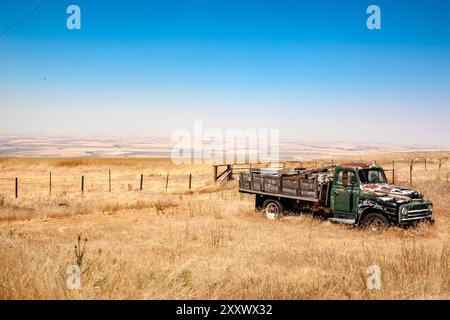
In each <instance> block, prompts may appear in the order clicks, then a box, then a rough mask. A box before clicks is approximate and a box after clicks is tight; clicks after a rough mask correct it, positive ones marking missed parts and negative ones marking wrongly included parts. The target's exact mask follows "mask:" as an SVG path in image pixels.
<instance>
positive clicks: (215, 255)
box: [0, 153, 450, 299]
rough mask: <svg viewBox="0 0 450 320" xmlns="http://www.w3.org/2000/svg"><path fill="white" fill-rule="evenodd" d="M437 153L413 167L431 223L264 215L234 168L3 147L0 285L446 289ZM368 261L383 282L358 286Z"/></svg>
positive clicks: (298, 295)
mask: <svg viewBox="0 0 450 320" xmlns="http://www.w3.org/2000/svg"><path fill="white" fill-rule="evenodd" d="M414 156H417V155H414ZM445 156H447V157H448V153H429V154H426V157H427V159H428V161H429V162H428V168H427V169H428V170H427V171H425V170H424V168H423V165H420V164H416V166H415V169H414V187H416V188H418V189H419V190H420V191H422V192H424V193H425V194H426V196H427V197H429V198H431V199H432V200H433V201H434V203H435V216H436V224H435V225H433V226H429V225H420V226H418V227H417V228H413V229H407V230H404V229H399V228H391V229H389V230H387V231H384V232H381V233H371V232H366V231H362V230H360V229H357V228H352V227H346V226H342V225H336V224H332V223H330V222H326V221H322V220H319V219H313V218H311V217H309V216H287V217H284V218H282V219H280V220H278V221H268V220H266V219H265V218H263V217H262V216H261V215H260V214H258V213H255V211H254V207H253V205H254V204H253V201H254V199H253V197H252V196H249V195H242V194H239V193H238V192H237V184H236V181H232V182H229V183H227V184H223V185H219V186H216V185H215V184H213V183H212V181H211V180H212V179H211V178H212V169H211V168H210V167H209V166H206V165H205V166H192V167H191V166H174V165H172V164H171V162H170V160H168V159H29V158H8V159H7V158H4V159H0V252H1V258H0V270H1V272H0V298H2V299H97V298H105V299H197V298H204V299H211V298H212V299H215V298H218V299H232V298H236V299H328V298H335V299H398V298H400V299H431V298H437V299H449V298H450V241H449V240H450V210H448V208H449V207H448V206H449V191H450V190H449V182H448V180H446V177H447V175H448V172H449V169H450V163H449V161H446V160H445V161H443V162H442V167H441V170H440V171H439V170H438V164H437V159H438V158H444V157H445ZM389 157H395V159H397V160H401V159H400V158H403V160H404V161H403V162H400V161H399V162H397V163H396V180H397V181H398V182H399V183H398V184H400V185H408V183H409V182H408V179H409V171H408V167H407V166H408V163H407V160H408V159H409V157H411V155H408V154H402V155H398V154H397V155H383V157H382V159H384V160H385V161H386V168H389V165H388V164H390V158H389ZM367 159H370V157H369V156H367ZM378 159H380V157H379V158H378ZM378 162H379V161H378ZM311 164H315V161H312V162H310V163H309V164H308V165H311ZM381 164H383V162H381ZM397 165H398V167H397ZM421 166H422V168H421ZM109 169H111V172H112V181H113V186H112V187H113V188H112V189H113V190H112V193H109V192H107V191H108V170H109ZM50 170H51V171H52V178H53V192H52V195H51V196H49V195H48V172H49V171H50ZM141 173H142V174H144V190H143V191H139V190H138V189H139V178H140V174H141ZM167 173H169V174H170V181H169V188H168V190H167V191H166V190H165V179H166V174H167ZM189 173H192V174H193V189H192V190H191V191H189V190H188V175H189ZM81 175H84V176H85V179H86V191H85V194H84V196H83V195H81V193H80V190H79V189H80V177H81ZM15 177H19V198H18V199H15V198H14V180H13V179H14V178H15ZM128 185H131V189H130V191H129V186H128ZM78 234H82V235H83V237H87V238H88V242H87V246H86V248H87V249H86V254H85V258H84V261H83V265H82V279H81V282H82V283H81V285H82V289H81V290H68V289H67V287H66V279H67V277H68V275H67V274H66V270H67V267H68V266H69V265H72V264H75V263H76V257H75V254H74V250H73V249H74V248H73V246H74V244H75V243H76V239H77V235H78ZM373 264H377V265H379V266H380V267H381V271H382V287H381V289H380V290H369V289H367V287H366V279H367V276H368V275H367V274H366V270H367V267H369V266H370V265H373Z"/></svg>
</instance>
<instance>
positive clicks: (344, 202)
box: [332, 170, 358, 218]
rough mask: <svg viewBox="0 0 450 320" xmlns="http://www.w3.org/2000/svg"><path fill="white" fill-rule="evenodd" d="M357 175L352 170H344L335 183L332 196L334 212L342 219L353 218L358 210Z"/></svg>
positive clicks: (339, 173)
mask: <svg viewBox="0 0 450 320" xmlns="http://www.w3.org/2000/svg"><path fill="white" fill-rule="evenodd" d="M356 186H357V184H356V175H355V172H354V171H352V170H343V171H340V172H338V173H337V177H336V179H335V181H334V187H333V195H332V198H333V199H332V200H333V203H332V210H333V212H335V213H340V214H341V215H339V214H338V215H337V217H340V218H351V217H352V216H353V214H354V213H355V210H356V201H357V199H356V196H357V194H358V193H357V192H355V191H356V190H355V188H356Z"/></svg>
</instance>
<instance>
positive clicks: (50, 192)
mask: <svg viewBox="0 0 450 320" xmlns="http://www.w3.org/2000/svg"><path fill="white" fill-rule="evenodd" d="M48 194H49V195H51V194H52V172H51V171H50V177H49V181H48Z"/></svg>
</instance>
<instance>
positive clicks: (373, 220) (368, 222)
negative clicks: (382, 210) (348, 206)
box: [362, 213, 389, 231]
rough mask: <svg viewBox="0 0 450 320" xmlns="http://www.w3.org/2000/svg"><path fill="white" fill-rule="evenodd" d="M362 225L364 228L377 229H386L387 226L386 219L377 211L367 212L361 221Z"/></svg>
mask: <svg viewBox="0 0 450 320" xmlns="http://www.w3.org/2000/svg"><path fill="white" fill-rule="evenodd" d="M362 226H363V228H364V229H368V230H372V231H379V230H384V229H387V227H388V226H389V221H388V219H387V218H386V217H385V216H383V215H382V214H379V213H369V214H368V215H367V216H365V217H364V219H363V221H362Z"/></svg>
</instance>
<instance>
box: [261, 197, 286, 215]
mask: <svg viewBox="0 0 450 320" xmlns="http://www.w3.org/2000/svg"><path fill="white" fill-rule="evenodd" d="M263 208H264V213H265V214H266V217H267V219H269V220H276V219H278V218H279V217H280V215H281V214H282V213H283V211H284V207H283V205H282V204H281V203H280V202H279V201H276V200H266V201H264V204H263Z"/></svg>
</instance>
